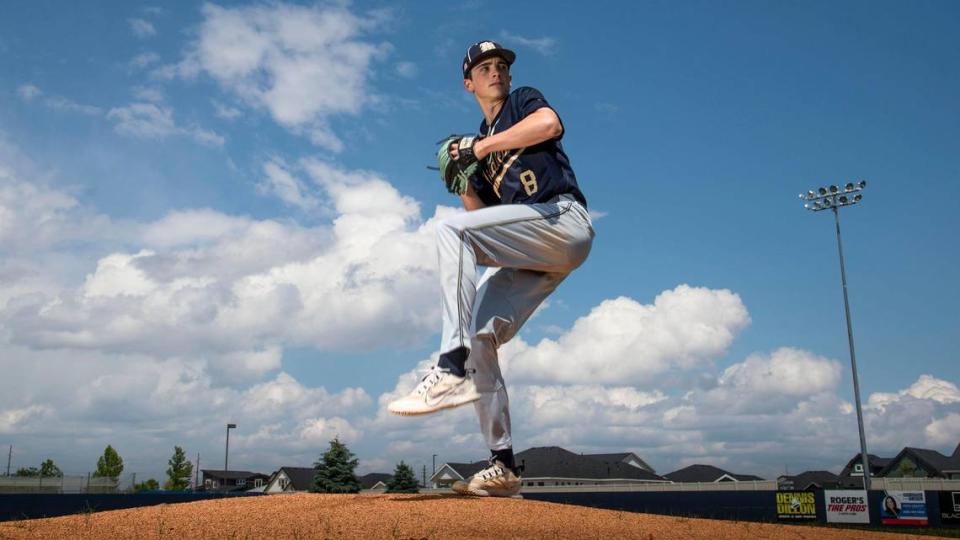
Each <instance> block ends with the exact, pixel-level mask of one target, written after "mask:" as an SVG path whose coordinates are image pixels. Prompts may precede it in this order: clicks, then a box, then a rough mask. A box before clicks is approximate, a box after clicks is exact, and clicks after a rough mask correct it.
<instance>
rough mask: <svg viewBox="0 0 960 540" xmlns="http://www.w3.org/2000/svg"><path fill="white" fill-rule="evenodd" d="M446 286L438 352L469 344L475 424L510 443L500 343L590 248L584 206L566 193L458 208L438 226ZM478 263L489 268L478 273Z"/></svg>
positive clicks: (494, 441)
mask: <svg viewBox="0 0 960 540" xmlns="http://www.w3.org/2000/svg"><path fill="white" fill-rule="evenodd" d="M437 236H438V242H437V246H438V253H439V259H440V279H441V286H442V291H443V334H442V338H441V339H442V341H441V346H440V352H441V353H444V352H449V351H451V350H454V349H456V348H458V347H467V348H469V349H470V356H469V358H468V359H467V368H472V369H474V370H476V373H475V374H474V377H475V378H476V379H475V380H476V384H477V389H478V390H479V391H480V393H481V395H482V397H481V399H480V400H479V401H477V402H475V407H476V411H477V417H478V419H479V421H480V430H481V432H482V433H483V437H484V439H485V440H486V442H487V444H488V446H489V447H490V449H491V450H503V449H505V448H509V447H511V446H512V441H511V438H510V411H509V400H508V398H507V390H506V386H505V384H504V381H503V375H502V374H501V372H500V366H499V362H498V359H497V348H498V347H499V346H500V345H503V344H504V343H506V342H507V341H509V340H510V339H511V338H512V337H513V336H514V335H516V333H517V332H518V331H519V330H520V327H521V326H523V323H524V322H525V321H526V320H527V319H528V318H529V317H530V315H531V314H532V313H533V312H534V310H536V308H537V306H539V305H540V303H541V302H543V300H544V299H545V298H546V297H547V296H548V295H549V294H550V293H551V292H553V290H554V289H556V288H557V286H558V285H560V282H562V281H563V280H564V278H566V277H567V275H569V274H570V272H572V271H573V270H574V269H576V268H577V267H578V266H580V265H581V264H582V263H583V261H584V260H586V258H587V255H588V254H589V253H590V246H591V244H592V242H593V237H594V231H593V225H592V223H591V221H590V215H589V214H588V213H587V210H586V209H585V208H584V207H583V206H582V205H581V204H580V203H578V202H577V201H576V200H574V199H573V198H572V197H570V196H566V195H564V196H560V197H557V198H556V199H555V200H553V201H551V202H547V203H538V204H532V205H526V204H507V205H500V206H492V207H488V208H482V209H479V210H474V211H471V212H465V213H462V214H457V215H456V216H453V217H451V218H448V219H446V220H444V221H442V222H440V223H439V224H438V226H437ZM477 265H483V266H487V267H488V270H487V272H486V273H485V274H484V275H483V277H482V278H479V277H478V275H477Z"/></svg>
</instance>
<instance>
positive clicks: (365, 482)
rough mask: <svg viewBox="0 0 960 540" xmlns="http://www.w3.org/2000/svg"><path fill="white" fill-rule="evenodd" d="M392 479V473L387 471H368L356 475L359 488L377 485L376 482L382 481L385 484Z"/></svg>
mask: <svg viewBox="0 0 960 540" xmlns="http://www.w3.org/2000/svg"><path fill="white" fill-rule="evenodd" d="M392 479H393V475H392V474H387V473H369V474H365V475H363V476H359V477H357V481H358V482H360V489H370V488H372V487H373V486H375V485H377V482H383V483H384V484H386V483H388V482H390V480H392Z"/></svg>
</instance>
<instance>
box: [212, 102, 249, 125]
mask: <svg viewBox="0 0 960 540" xmlns="http://www.w3.org/2000/svg"><path fill="white" fill-rule="evenodd" d="M213 109H214V111H215V112H216V114H217V116H218V117H220V118H223V119H224V120H234V119H236V118H239V117H240V115H242V114H243V111H241V110H240V109H238V108H236V107H231V106H229V105H224V104H223V103H221V102H219V101H216V100H214V101H213Z"/></svg>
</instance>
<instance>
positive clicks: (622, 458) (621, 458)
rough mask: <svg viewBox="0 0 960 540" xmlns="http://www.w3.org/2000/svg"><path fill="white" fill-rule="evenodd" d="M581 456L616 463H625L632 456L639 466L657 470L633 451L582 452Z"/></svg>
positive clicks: (653, 471) (651, 470)
mask: <svg viewBox="0 0 960 540" xmlns="http://www.w3.org/2000/svg"><path fill="white" fill-rule="evenodd" d="M583 457H588V458H591V459H596V460H598V461H603V462H610V463H617V462H621V463H626V462H627V460H628V459H631V458H632V459H635V460H637V461H638V462H639V463H640V466H641V467H642V468H644V469H646V470H648V471H650V472H652V473H656V472H657V471H655V470H653V467H651V466H650V465H649V464H648V463H647V462H646V461H644V460H643V459H641V458H640V456H638V455H636V454H634V453H633V452H622V453H619V454H583Z"/></svg>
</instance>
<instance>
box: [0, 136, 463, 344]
mask: <svg viewBox="0 0 960 540" xmlns="http://www.w3.org/2000/svg"><path fill="white" fill-rule="evenodd" d="M166 125H167V126H169V124H166ZM303 170H305V171H306V173H307V175H308V176H309V178H310V179H311V181H312V182H313V184H314V185H315V186H316V187H319V188H320V189H321V190H322V191H323V192H324V193H325V194H326V196H327V198H328V200H329V201H330V204H331V208H330V212H332V213H333V215H334V216H335V217H334V219H333V220H332V222H331V223H330V224H329V225H323V226H318V227H315V228H302V227H299V226H297V225H295V224H291V223H279V222H276V221H271V220H252V219H248V218H238V217H235V216H229V215H225V214H222V213H220V212H216V211H213V210H204V209H198V210H188V211H179V212H171V213H170V214H168V215H167V216H165V217H163V218H161V219H160V220H157V221H155V222H153V223H146V224H142V225H136V226H132V227H131V226H130V225H129V224H128V225H126V226H125V229H126V230H127V231H128V232H129V234H130V235H131V237H130V238H129V239H128V242H129V244H132V245H134V246H140V247H139V248H135V249H132V250H120V251H114V252H112V253H106V254H103V255H101V256H99V260H98V261H97V262H96V264H95V265H94V267H91V268H89V269H88V270H87V273H88V275H87V277H86V279H85V280H84V281H83V283H82V284H81V285H80V286H79V287H75V288H70V287H68V288H66V289H64V290H62V291H51V292H48V293H43V292H39V293H34V294H32V295H29V296H24V297H22V298H17V297H16V296H15V295H14V292H11V293H10V294H11V298H15V299H16V302H17V309H16V310H15V311H13V312H10V313H7V318H6V322H5V326H6V328H7V330H8V331H9V332H10V335H11V336H12V339H14V340H15V341H17V342H19V343H23V344H27V345H30V346H33V347H41V348H43V347H75V348H85V349H93V350H103V351H114V352H125V353H141V354H148V355H155V356H156V355H160V356H170V355H183V354H187V353H188V352H189V351H209V352H210V353H212V354H217V355H223V354H227V353H232V352H244V351H256V350H262V348H263V347H264V345H268V346H288V345H296V346H316V347H319V348H322V349H325V350H366V349H370V348H377V347H382V346H404V345H409V344H414V343H420V342H421V340H422V339H424V338H425V337H427V336H429V335H431V334H432V333H433V332H434V331H436V326H437V318H438V313H437V310H438V306H437V302H436V288H437V283H436V278H435V276H436V256H435V248H434V234H433V224H434V222H435V219H436V218H437V217H439V216H441V215H446V214H448V213H449V212H451V211H452V210H449V209H438V214H437V216H435V217H434V218H432V219H430V220H427V221H424V220H423V218H422V217H421V215H420V208H419V205H418V204H417V203H416V201H414V200H412V199H410V198H409V197H405V196H403V195H401V194H400V193H399V192H398V191H397V190H396V189H395V188H394V187H393V186H392V185H390V183H389V182H387V181H386V180H384V179H383V178H381V177H380V176H378V175H377V174H375V173H372V172H369V171H347V170H344V169H341V168H338V167H335V166H332V165H330V164H327V163H324V162H321V161H317V160H308V161H306V162H304V164H303ZM272 172H273V173H274V174H275V176H277V177H278V178H279V177H281V176H282V172H283V170H282V169H281V168H279V166H278V167H277V169H276V170H274V171H272ZM298 185H301V187H305V186H306V184H298ZM24 197H25V196H24ZM303 197H306V195H303ZM311 197H312V195H311ZM34 198H35V199H37V200H38V201H39V200H40V199H39V198H37V197H34ZM18 200H19V199H18ZM303 200H304V201H305V200H307V199H303ZM71 203H72V201H71V200H69V199H65V200H64V201H62V202H61V203H59V204H71ZM74 204H75V203H74ZM36 217H37V213H36V212H31V213H30V214H29V215H23V216H21V217H20V218H17V219H18V220H20V221H16V222H11V223H10V226H9V227H8V228H9V229H10V230H11V231H14V232H15V231H21V230H27V229H23V228H22V227H20V226H19V225H21V224H22V222H23V220H29V219H35V218H36ZM25 240H26V238H25ZM171 334H176V335H177V339H176V340H172V339H169V336H170V335H171Z"/></svg>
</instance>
